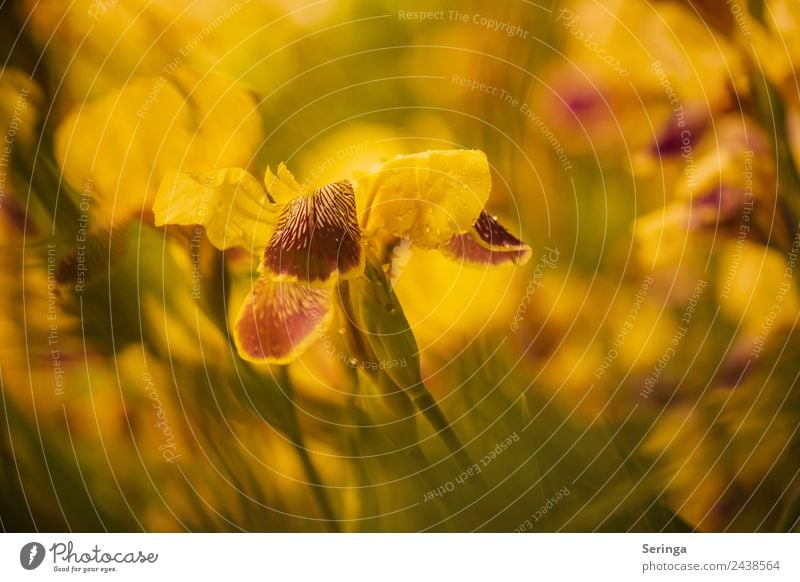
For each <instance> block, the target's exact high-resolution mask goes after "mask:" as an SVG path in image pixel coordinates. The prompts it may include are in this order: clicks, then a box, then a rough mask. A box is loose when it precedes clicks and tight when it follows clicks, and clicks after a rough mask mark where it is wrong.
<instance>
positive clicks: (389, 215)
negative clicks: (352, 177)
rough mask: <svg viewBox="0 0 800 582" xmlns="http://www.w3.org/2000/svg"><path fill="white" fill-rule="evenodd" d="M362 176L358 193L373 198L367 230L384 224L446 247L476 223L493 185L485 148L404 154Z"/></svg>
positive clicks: (425, 244) (427, 245) (419, 241)
mask: <svg viewBox="0 0 800 582" xmlns="http://www.w3.org/2000/svg"><path fill="white" fill-rule="evenodd" d="M357 179H358V195H359V196H361V197H364V198H365V200H367V211H366V213H367V218H366V221H367V224H366V230H367V233H368V234H371V233H374V232H375V230H377V229H379V228H384V229H386V230H387V231H389V232H390V233H391V234H393V235H395V236H399V237H406V238H409V239H411V241H412V242H413V243H414V244H415V245H416V246H418V247H419V248H423V249H435V248H439V247H442V246H444V245H446V244H447V243H449V242H450V239H452V238H453V236H454V235H456V234H461V233H464V232H466V231H468V230H469V229H471V228H472V226H473V225H474V224H475V221H476V220H477V219H478V216H479V215H480V213H481V210H482V209H483V205H484V204H485V203H486V200H487V199H488V198H489V191H490V190H491V188H492V178H491V174H490V172H489V163H488V161H487V160H486V155H485V154H484V153H483V152H481V151H479V150H433V151H428V152H422V153H419V154H413V155H408V156H398V157H396V158H394V159H393V160H390V161H389V162H387V163H385V164H384V165H383V166H381V167H380V168H379V169H378V170H376V171H374V172H371V173H369V174H363V175H360V176H358V177H357Z"/></svg>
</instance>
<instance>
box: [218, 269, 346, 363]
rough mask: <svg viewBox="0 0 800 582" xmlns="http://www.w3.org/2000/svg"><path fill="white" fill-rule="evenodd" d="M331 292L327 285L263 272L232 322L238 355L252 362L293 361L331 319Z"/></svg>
mask: <svg viewBox="0 0 800 582" xmlns="http://www.w3.org/2000/svg"><path fill="white" fill-rule="evenodd" d="M330 293H331V291H330V288H329V287H309V286H308V285H303V284H300V283H294V282H291V281H273V280H271V279H270V278H269V277H267V276H266V275H263V274H262V275H261V276H260V277H259V278H258V280H257V281H256V282H255V284H254V285H253V289H252V290H251V292H250V295H248V297H247V299H245V301H244V303H243V304H242V307H241V308H240V309H239V314H238V316H237V317H236V321H235V323H234V326H233V338H234V343H235V344H236V348H237V350H238V351H239V355H240V356H241V357H242V358H244V359H245V360H248V361H250V362H255V363H268V364H286V363H289V362H291V361H293V360H294V359H295V358H296V357H297V356H299V355H300V354H301V353H302V352H303V351H305V349H306V348H307V347H308V346H309V345H311V344H312V343H313V342H314V341H315V340H316V339H317V337H318V336H319V333H320V332H321V331H322V330H324V329H325V327H326V326H327V325H328V323H329V322H330V318H331V315H332V313H333V312H332V311H331V299H330Z"/></svg>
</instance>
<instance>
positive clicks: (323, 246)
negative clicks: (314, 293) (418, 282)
mask: <svg viewBox="0 0 800 582" xmlns="http://www.w3.org/2000/svg"><path fill="white" fill-rule="evenodd" d="M363 265H364V257H363V253H362V250H361V229H360V228H359V226H358V220H357V218H356V200H355V194H354V192H353V186H352V185H351V184H350V182H347V181H344V182H334V183H332V184H328V185H327V186H323V187H322V188H318V189H316V190H314V191H313V192H311V193H310V194H308V195H302V196H299V197H297V198H295V199H294V200H292V201H290V202H289V203H287V204H286V206H285V207H284V209H283V211H282V212H281V215H280V218H279V219H278V225H277V227H276V228H275V232H274V233H273V235H272V238H271V239H270V241H269V244H268V245H267V248H266V250H265V252H264V263H263V267H264V269H265V271H266V272H267V273H269V274H270V275H271V276H273V277H274V278H276V279H279V280H290V281H300V282H302V283H306V284H309V285H322V284H325V283H326V282H327V281H328V280H330V279H331V277H332V276H333V275H334V274H336V273H337V272H338V276H339V278H345V277H348V276H352V275H354V274H358V273H360V272H361V271H362V269H363Z"/></svg>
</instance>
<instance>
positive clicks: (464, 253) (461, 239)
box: [441, 210, 531, 265]
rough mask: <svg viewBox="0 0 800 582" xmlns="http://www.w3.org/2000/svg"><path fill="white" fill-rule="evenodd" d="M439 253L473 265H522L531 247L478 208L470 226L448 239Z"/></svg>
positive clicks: (528, 255)
mask: <svg viewBox="0 0 800 582" xmlns="http://www.w3.org/2000/svg"><path fill="white" fill-rule="evenodd" d="M441 251H442V253H443V254H444V255H445V256H446V257H448V258H450V259H452V260H454V261H463V262H465V263H467V264H473V265H501V264H504V263H515V264H518V265H524V264H525V263H527V262H528V259H530V258H531V247H529V246H528V245H527V244H525V243H524V242H522V241H521V240H519V239H518V238H517V237H515V236H514V235H512V234H511V233H510V232H508V231H507V230H506V229H505V228H504V227H503V226H502V225H501V224H500V223H499V222H497V219H496V218H494V217H492V216H490V215H489V214H488V213H487V212H486V211H485V210H482V211H481V214H480V216H479V217H478V220H477V221H476V222H475V225H474V226H473V227H472V230H470V231H469V232H466V233H464V234H457V235H455V236H453V238H452V239H450V242H449V243H448V244H447V246H445V247H443V248H442V249H441Z"/></svg>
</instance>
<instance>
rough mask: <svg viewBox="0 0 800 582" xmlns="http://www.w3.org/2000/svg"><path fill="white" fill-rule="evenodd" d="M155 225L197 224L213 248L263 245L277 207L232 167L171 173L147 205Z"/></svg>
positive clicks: (255, 182)
mask: <svg viewBox="0 0 800 582" xmlns="http://www.w3.org/2000/svg"><path fill="white" fill-rule="evenodd" d="M153 212H154V214H155V223H156V226H161V225H164V224H184V225H191V224H199V225H202V226H204V227H205V229H206V235H207V236H208V240H210V241H211V244H213V245H214V246H215V247H217V248H218V249H221V250H224V249H228V248H231V247H240V248H244V249H246V250H250V251H252V250H254V249H255V250H256V252H257V253H258V252H261V249H262V248H264V246H266V244H267V242H268V241H269V237H270V236H271V235H272V231H273V230H274V228H275V223H276V217H277V205H275V204H272V203H270V202H269V200H268V199H267V197H266V194H265V192H264V189H263V188H262V187H261V184H259V183H258V180H256V179H255V178H254V177H253V176H252V175H250V174H249V173H248V172H246V171H245V170H241V169H238V168H226V169H222V170H217V171H215V172H208V173H200V172H186V173H179V174H172V175H170V176H168V177H167V178H165V179H164V181H163V182H162V183H161V186H160V188H159V189H158V192H157V193H156V199H155V202H154V204H153Z"/></svg>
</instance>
